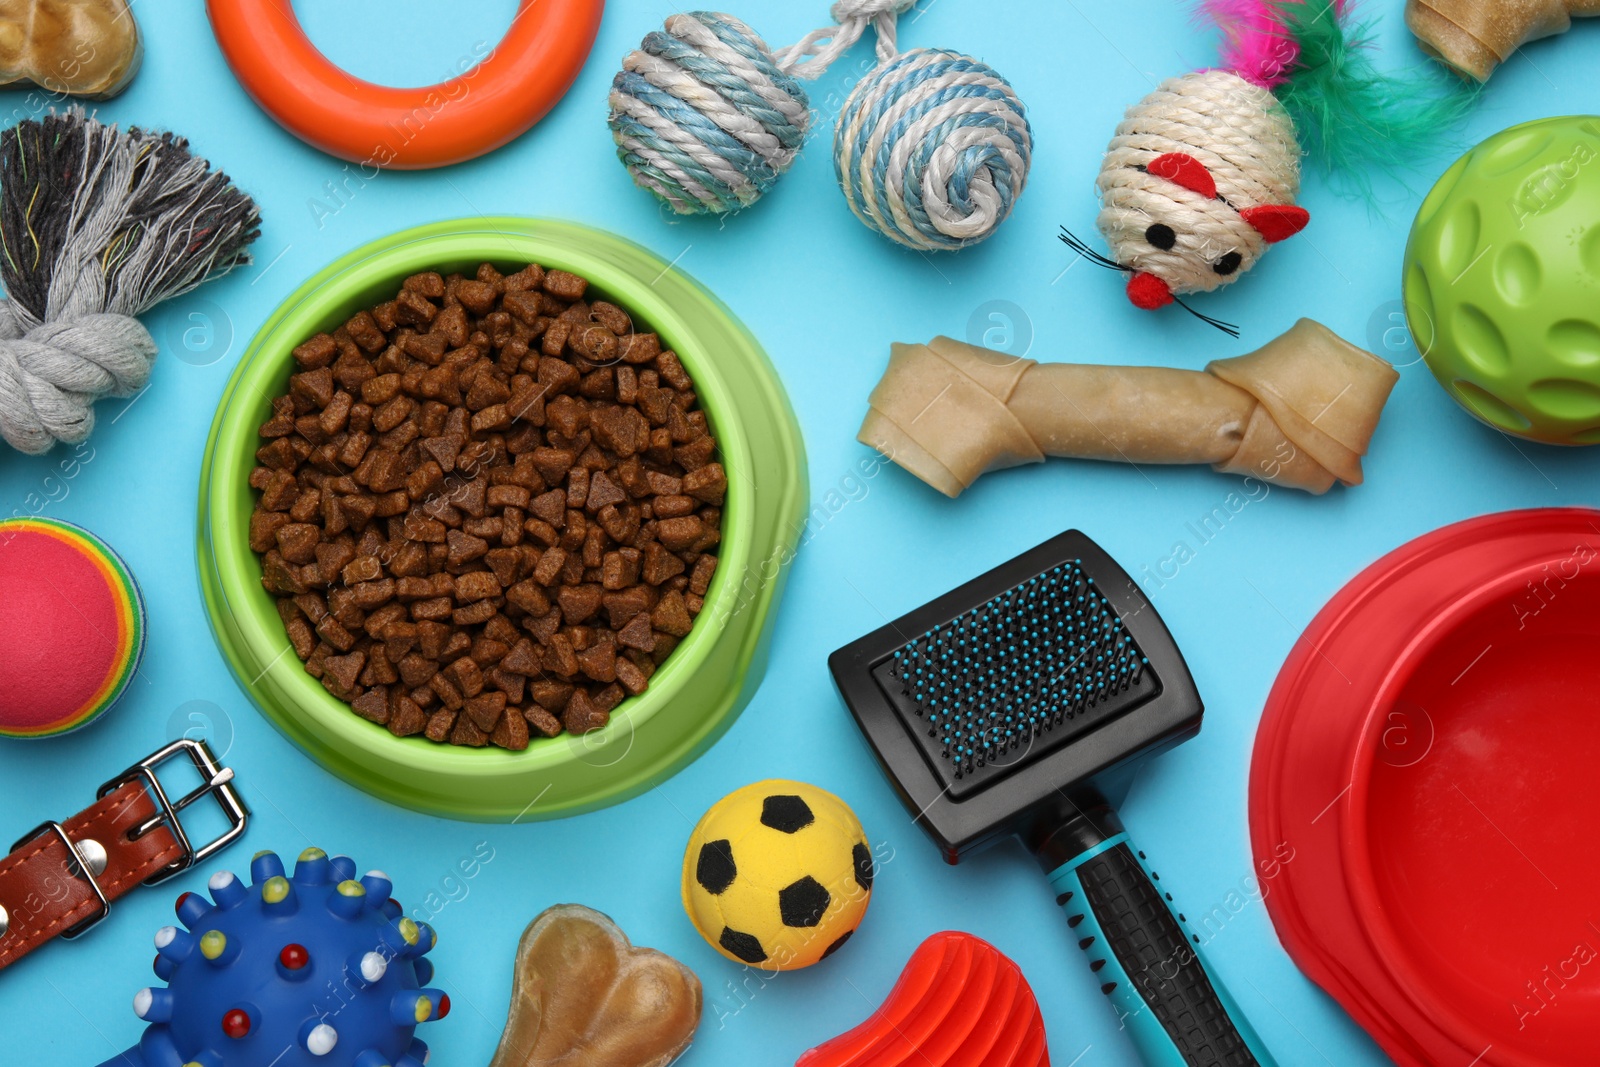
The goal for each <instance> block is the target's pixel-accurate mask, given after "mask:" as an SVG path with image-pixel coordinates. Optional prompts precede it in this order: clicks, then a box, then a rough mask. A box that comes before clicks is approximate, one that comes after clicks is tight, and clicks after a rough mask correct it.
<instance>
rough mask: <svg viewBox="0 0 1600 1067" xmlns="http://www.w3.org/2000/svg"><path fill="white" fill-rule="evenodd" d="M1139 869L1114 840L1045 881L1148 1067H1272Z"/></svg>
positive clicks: (1118, 838) (1138, 861)
mask: <svg viewBox="0 0 1600 1067" xmlns="http://www.w3.org/2000/svg"><path fill="white" fill-rule="evenodd" d="M1143 859H1144V854H1143V853H1142V852H1136V851H1135V850H1134V849H1133V847H1132V846H1131V845H1130V844H1129V842H1128V835H1127V834H1125V833H1119V834H1115V835H1113V836H1111V837H1109V838H1107V839H1106V840H1104V841H1102V842H1101V843H1099V844H1098V845H1096V846H1094V847H1093V848H1090V849H1088V850H1087V851H1085V852H1083V853H1082V854H1080V855H1078V856H1074V857H1073V858H1072V859H1071V860H1069V861H1067V862H1066V863H1064V864H1062V865H1061V866H1059V867H1057V868H1056V869H1055V870H1053V871H1051V872H1050V874H1049V879H1050V885H1051V886H1052V887H1053V888H1054V889H1055V892H1056V903H1058V904H1060V905H1061V907H1062V909H1063V910H1064V911H1065V912H1066V914H1067V925H1068V926H1070V927H1072V932H1073V934H1074V935H1075V936H1076V937H1077V939H1078V947H1079V948H1081V949H1082V950H1083V952H1084V954H1085V955H1086V956H1088V958H1089V967H1090V969H1091V970H1093V971H1094V972H1095V977H1096V978H1098V979H1099V981H1100V991H1101V992H1102V993H1104V994H1105V995H1106V997H1107V998H1108V999H1109V1000H1110V1001H1111V1004H1112V1006H1113V1007H1114V1008H1115V1009H1116V1011H1117V1015H1118V1017H1119V1018H1120V1019H1121V1021H1122V1025H1123V1028H1124V1029H1126V1030H1127V1031H1128V1034H1129V1036H1130V1037H1131V1038H1132V1039H1133V1044H1134V1047H1135V1048H1136V1049H1138V1051H1139V1055H1140V1057H1141V1058H1142V1059H1143V1060H1144V1062H1145V1067H1276V1061H1275V1060H1273V1058H1272V1055H1271V1053H1269V1052H1268V1051H1267V1048H1266V1046H1265V1045H1264V1044H1262V1042H1261V1038H1260V1037H1258V1036H1257V1035H1256V1032H1255V1031H1254V1030H1253V1029H1251V1027H1250V1023H1249V1022H1248V1021H1247V1020H1246V1019H1245V1017H1244V1014H1243V1013H1242V1012H1240V1010H1239V1005H1238V1004H1236V1003H1234V1000H1233V997H1231V996H1230V995H1229V994H1228V991H1227V990H1226V989H1225V988H1223V986H1222V985H1221V983H1219V982H1218V981H1216V979H1214V978H1213V977H1212V976H1211V974H1210V973H1209V971H1208V969H1207V967H1206V964H1205V959H1204V957H1203V956H1202V954H1201V951H1200V941H1199V937H1198V935H1195V934H1193V933H1191V932H1190V931H1188V930H1187V929H1186V927H1185V924H1184V923H1183V922H1182V921H1180V919H1179V917H1178V915H1177V913H1176V912H1175V911H1174V910H1173V907H1172V898H1171V895H1170V894H1168V893H1166V892H1165V891H1163V890H1162V889H1161V888H1160V886H1159V884H1158V883H1159V877H1158V876H1157V875H1156V874H1154V873H1153V872H1152V871H1150V869H1149V868H1148V867H1146V866H1145V864H1144V862H1143Z"/></svg>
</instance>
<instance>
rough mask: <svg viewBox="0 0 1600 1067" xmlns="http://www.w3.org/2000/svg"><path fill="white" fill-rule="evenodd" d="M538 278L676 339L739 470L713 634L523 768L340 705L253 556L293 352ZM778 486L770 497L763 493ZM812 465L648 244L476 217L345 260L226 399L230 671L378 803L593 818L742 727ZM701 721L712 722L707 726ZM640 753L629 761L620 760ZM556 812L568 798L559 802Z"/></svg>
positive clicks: (694, 299)
mask: <svg viewBox="0 0 1600 1067" xmlns="http://www.w3.org/2000/svg"><path fill="white" fill-rule="evenodd" d="M486 260H487V261H489V262H494V263H497V264H498V265H501V266H504V267H514V266H518V265H520V264H522V263H527V262H530V261H531V262H537V263H540V264H541V265H543V266H545V267H555V268H559V269H563V270H569V271H571V272H573V273H576V274H579V275H581V276H583V277H585V278H587V279H589V281H590V283H591V287H592V289H593V290H595V291H596V292H597V293H600V294H603V295H605V296H607V297H610V298H612V299H614V300H615V301H616V302H617V303H618V304H620V305H621V306H622V307H624V308H625V309H626V310H628V311H629V312H630V314H632V315H634V316H636V317H637V319H638V320H639V321H640V322H642V323H647V324H648V325H649V327H650V328H652V329H654V330H655V331H656V332H658V333H659V334H660V335H661V337H662V339H663V342H664V344H665V345H667V346H669V347H671V348H672V349H673V350H674V351H676V352H677V353H678V355H679V357H680V358H681V359H682V361H683V363H684V366H685V368H686V369H687V370H688V372H689V374H690V376H691V377H692V378H693V379H694V382H695V388H696V391H697V393H698V394H699V396H700V398H701V406H702V407H703V408H704V410H705V411H706V413H707V417H708V420H709V421H710V423H711V427H712V431H713V433H714V434H715V435H716V437H717V440H718V446H719V452H720V458H721V461H722V463H723V464H724V466H725V468H726V469H727V471H728V480H729V490H728V496H727V501H726V503H725V506H724V512H723V542H722V544H721V545H720V546H719V549H718V553H717V555H718V568H717V572H716V576H715V578H714V579H713V581H712V584H711V588H710V589H709V590H708V591H707V595H706V599H705V605H704V607H703V609H702V611H701V615H700V618H699V620H697V625H696V626H695V627H694V628H693V629H692V630H691V631H690V633H689V635H688V636H687V637H686V638H685V639H684V641H683V643H682V644H681V645H679V646H678V648H676V649H675V650H674V651H673V653H672V654H671V656H669V657H668V658H667V660H666V662H665V663H664V664H663V665H662V666H661V668H660V669H659V670H658V671H657V672H656V673H655V675H654V676H653V677H652V678H651V682H650V686H649V688H648V689H646V690H645V692H644V693H642V694H640V695H639V696H637V697H632V698H629V699H628V700H626V701H624V702H623V703H622V704H621V705H619V706H618V707H617V708H616V709H615V711H614V712H613V715H612V720H611V723H610V724H609V725H608V726H606V727H605V728H603V729H601V730H598V731H594V732H592V733H589V734H584V735H581V736H572V735H568V734H562V735H560V736H558V737H556V738H550V739H543V738H539V739H536V740H535V741H534V742H533V743H532V744H530V745H529V747H528V748H527V749H526V750H525V751H523V752H509V751H506V750H503V749H497V748H492V747H490V748H482V749H462V748H458V747H456V746H451V745H437V744H435V743H433V742H431V741H428V740H426V739H424V738H421V737H409V738H397V737H395V736H394V735H392V734H390V733H389V732H388V731H387V730H386V729H384V728H383V727H380V726H377V725H376V724H373V723H370V722H368V721H366V720H364V719H362V718H360V717H359V716H357V715H356V714H355V713H354V712H352V711H351V710H350V709H349V707H348V705H346V704H344V703H343V702H341V701H338V700H337V699H336V698H334V697H333V696H332V695H331V694H329V693H328V692H327V691H326V690H324V689H323V688H322V686H321V684H320V683H319V682H318V681H317V680H316V679H314V678H312V677H311V676H310V675H308V674H306V673H305V671H304V669H303V667H302V665H301V663H300V661H299V659H298V658H297V657H295V655H294V654H293V652H292V651H289V645H288V639H287V635H286V634H285V633H284V630H283V626H282V622H281V621H280V620H279V618H278V615H277V612H276V610H275V607H274V604H273V600H274V598H273V597H272V596H271V595H269V594H268V593H267V592H266V591H265V590H264V589H263V588H262V587H261V585H260V580H259V579H260V564H259V562H258V560H257V558H256V556H255V554H254V553H253V552H251V550H250V548H249V545H248V522H249V512H250V509H251V508H252V507H253V505H254V491H253V490H251V489H250V488H249V486H248V484H247V481H246V479H247V476H248V473H249V470H250V468H251V467H252V466H254V453H255V449H256V447H258V445H259V438H258V437H257V435H256V430H257V427H258V426H259V424H260V423H261V422H262V421H264V419H265V414H266V412H267V410H268V407H269V405H270V398H271V397H273V396H275V395H277V394H279V393H281V392H282V391H283V389H284V388H285V387H286V383H287V380H288V376H289V374H290V372H291V369H292V359H291V356H290V351H291V349H292V348H293V347H294V346H295V345H297V344H299V343H300V342H301V341H303V340H305V338H307V337H309V336H311V335H312V334H314V333H316V332H317V331H319V330H325V329H331V328H332V327H333V326H334V325H336V324H338V323H339V322H342V321H343V320H344V319H345V318H347V317H348V316H349V315H350V314H353V313H354V311H355V310H357V309H358V308H361V307H369V306H371V305H372V304H373V303H376V302H377V301H379V300H382V299H385V298H386V297H387V295H389V294H392V292H393V291H394V289H395V288H397V287H398V285H399V283H400V281H401V279H403V278H404V277H406V276H407V275H410V274H413V273H416V272H418V271H421V270H430V269H441V270H458V269H461V268H463V267H468V268H475V266H476V264H477V263H479V262H483V261H486ZM757 485H759V487H760V488H759V491H757V490H756V486H757ZM806 506H807V502H806V464H805V453H804V446H803V444H802V440H801V436H800V430H799V426H798V423H797V422H796V420H795V416H794V412H793V410H792V408H791V407H790V405H789V402H788V398H787V395H786V394H785V393H784V391H783V387H782V385H781V383H780V382H779V380H778V377H777V373H776V371H775V370H774V368H773V366H772V364H771V362H770V361H769V360H768V358H767V356H766V354H765V353H764V352H763V351H762V349H761V347H760V345H759V344H758V343H757V341H756V340H755V338H754V337H753V336H752V335H751V334H750V333H749V331H748V330H746V329H745V327H744V326H743V325H742V324H741V323H740V322H739V321H738V320H737V319H736V318H735V317H734V316H733V314H732V313H731V312H730V311H729V310H728V309H727V308H726V307H725V306H724V305H723V304H722V303H721V302H720V301H718V300H717V299H716V298H715V297H714V296H713V295H712V294H711V293H709V292H708V291H707V290H705V289H704V288H702V287H701V286H700V285H699V284H698V283H696V282H695V281H694V280H693V279H692V278H690V277H689V276H687V275H685V274H683V273H682V272H681V271H679V270H678V269H677V268H676V266H674V265H673V264H671V263H668V262H666V261H664V260H662V259H660V258H659V257H657V256H656V255H654V254H653V253H651V252H649V251H648V250H646V249H644V248H642V247H641V246H639V245H637V244H634V243H633V242H631V241H627V240H625V239H623V238H620V237H617V236H616V235H614V234H609V233H606V232H604V231H601V230H597V229H593V228H590V227H587V226H582V225H579V224H576V223H570V222H559V221H554V220H545V219H527V218H512V217H490V218H468V219H456V220H448V221H443V222H436V223H430V224H427V225H422V226H417V227H412V228H410V229H406V230H403V231H400V232H398V233H395V234H392V235H390V236H387V237H383V238H379V239H377V240H375V241H372V242H370V243H368V244H366V245H363V246H362V247H360V248H357V249H355V250H354V251H352V252H350V253H348V254H347V255H345V256H342V257H341V258H339V259H337V260H335V261H334V262H333V263H331V264H329V265H328V266H327V267H325V268H324V269H323V270H321V271H319V272H318V273H317V274H315V275H314V276H312V277H311V278H310V279H308V280H307V281H306V282H305V283H304V284H303V285H301V286H300V287H299V288H298V289H296V290H295V291H294V292H293V293H292V294H291V295H290V296H289V297H288V298H287V299H285V300H284V301H283V303H282V304H280V305H279V306H278V308H277V309H276V310H275V311H274V312H273V313H272V314H271V315H270V316H269V317H268V318H267V320H266V322H265V323H264V324H263V325H262V327H261V329H260V330H259V331H258V332H257V333H256V335H255V337H254V338H253V339H252V341H251V343H250V345H249V347H248V348H247V349H246V350H245V352H244V354H243V356H242V357H241V358H240V360H239V363H238V365H237V367H236V368H235V369H234V372H233V374H232V376H231V377H230V379H229V381H228V384H227V387H226V388H225V390H224V391H223V395H222V399H221V401H220V403H219V405H218V408H217V415H216V417H215V419H214V420H213V422H212V426H211V431H210V434H209V436H208V438H207V441H206V448H205V453H204V456H203V458H202V462H201V481H200V495H199V536H198V539H197V545H198V551H197V557H198V559H197V562H198V566H199V577H200V586H201V592H202V597H203V599H204V602H205V606H206V611H207V616H208V618H209V621H210V623H211V627H212V630H213V633H214V635H215V636H216V640H217V644H218V647H219V649H220V650H221V652H222V653H223V656H224V658H225V660H226V661H227V663H228V665H229V668H230V669H231V670H232V672H233V674H234V675H235V677H236V678H237V680H238V681H239V684H240V686H241V687H242V688H243V689H244V690H245V692H246V693H247V695H249V697H250V698H251V700H252V701H253V702H254V703H255V704H256V705H257V707H259V708H260V709H261V711H262V712H263V713H264V714H265V715H266V717H267V718H268V720H269V721H271V722H272V723H273V725H274V726H275V727H277V728H278V729H279V731H280V732H282V733H283V734H284V735H285V736H287V737H288V738H289V739H290V740H291V741H293V742H295V743H296V744H297V745H298V746H299V747H300V748H302V749H303V750H304V751H305V752H306V753H307V754H308V755H310V756H311V757H312V758H313V759H315V760H316V761H317V762H319V763H320V764H322V765H323V766H324V767H325V768H326V769H327V770H329V771H331V772H332V773H333V774H335V775H336V776H338V777H340V778H342V779H344V780H345V781H347V782H349V783H350V784H352V785H355V786H357V787H358V788H361V789H363V790H365V791H367V792H369V793H372V794H374V795H377V796H379V797H381V798H383V799H385V800H389V801H391V802H393V803H397V804H400V805H402V806H406V807H410V808H413V809H416V810H420V811H424V812H429V813H432V814H438V815H444V816H447V817H452V818H464V819H473V820H482V821H520V820H524V819H538V818H551V817H559V816H564V815H571V814H577V813H579V812H582V811H589V810H593V809H594V808H598V807H603V806H606V805H608V804H614V803H619V802H621V801H622V800H625V799H627V798H629V797H631V796H634V795H637V794H638V793H640V792H642V791H644V790H645V789H647V788H650V787H651V786H653V785H655V784H657V783H659V782H660V781H662V780H664V779H665V778H666V777H668V776H670V775H671V774H673V773H675V772H676V771H677V770H680V769H681V768H682V767H683V766H685V765H687V764H688V763H689V762H691V761H692V760H693V759H694V758H695V757H696V756H698V755H699V754H700V753H701V752H703V751H704V750H705V749H706V748H708V747H710V745H711V744H712V743H714V742H715V740H716V739H717V738H718V737H720V736H721V734H722V733H723V732H724V731H726V730H727V728H728V727H729V726H731V725H732V722H733V720H734V719H735V718H736V717H737V715H738V713H739V712H740V711H741V710H742V709H743V707H744V705H745V703H746V702H748V700H749V698H750V696H751V695H753V693H754V690H755V688H756V687H757V685H758V684H759V680H760V676H761V674H762V671H763V669H764V665H765V652H766V644H767V639H768V637H769V635H770V629H771V614H772V611H773V609H774V608H775V606H776V604H777V602H778V600H779V599H780V597H781V593H782V588H783V584H784V579H785V577H786V574H787V570H788V567H787V564H788V563H789V561H790V560H792V558H793V556H794V554H795V551H796V548H797V542H798V539H799V536H800V533H801V532H802V530H803V528H804V523H805V512H806ZM690 704H694V705H697V706H699V707H700V708H701V713H700V714H698V715H695V714H691V710H692V709H691V708H690V707H689V705H690ZM619 749H620V750H621V751H620V753H619V751H618V750H619ZM552 794H553V795H552Z"/></svg>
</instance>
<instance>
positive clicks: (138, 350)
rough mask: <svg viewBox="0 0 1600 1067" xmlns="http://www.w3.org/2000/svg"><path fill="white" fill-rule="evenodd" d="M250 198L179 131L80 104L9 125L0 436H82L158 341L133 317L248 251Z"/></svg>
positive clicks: (1, 237)
mask: <svg viewBox="0 0 1600 1067" xmlns="http://www.w3.org/2000/svg"><path fill="white" fill-rule="evenodd" d="M260 222H261V216H260V214H259V213H258V212H257V211H256V205H255V203H254V202H253V201H252V200H251V199H250V198H249V197H248V196H246V195H245V194H244V193H242V192H240V191H239V190H238V189H236V188H235V187H234V186H233V184H232V183H231V182H230V181H229V180H228V176H227V175H226V174H223V173H222V172H221V171H214V170H212V169H211V164H209V163H207V162H206V161H205V160H203V159H201V158H200V157H199V156H195V155H191V154H190V153H189V148H188V142H186V141H185V140H184V139H183V138H181V137H175V136H174V135H172V134H170V133H152V132H150V131H148V130H141V129H138V128H137V127H129V128H128V129H127V130H126V131H122V130H118V129H117V127H115V126H106V125H103V124H101V123H100V122H97V121H95V120H94V119H93V118H90V117H87V116H85V115H84V113H83V112H82V111H80V110H73V111H70V112H68V113H66V114H62V115H57V114H50V115H47V116H45V117H44V118H42V119H39V120H33V119H28V120H25V121H23V122H20V123H18V124H17V125H16V126H14V127H12V128H11V129H9V130H6V131H5V132H4V133H0V281H3V282H4V283H5V291H6V299H5V300H3V301H0V436H3V437H4V438H5V439H6V441H7V442H8V443H9V444H10V445H11V446H12V447H13V448H17V449H20V450H21V451H23V452H28V453H32V454H35V455H37V454H39V453H42V452H46V451H49V449H50V447H51V446H52V445H54V444H55V443H56V442H57V441H65V442H67V443H68V444H76V443H78V442H80V441H82V440H84V439H85V438H87V437H88V436H89V433H90V431H91V430H93V429H94V410H93V404H94V402H95V401H96V400H98V399H99V398H100V397H102V396H131V395H133V394H134V393H135V392H137V391H138V390H139V389H141V388H142V387H143V386H144V383H145V381H146V380H147V379H148V378H149V377H150V365H151V363H152V362H153V361H154V360H155V358H156V343H155V341H154V340H153V339H152V338H151V337H150V331H149V330H146V329H145V328H144V326H143V324H141V323H140V322H139V320H138V319H137V318H135V317H134V316H136V315H142V314H143V313H144V312H146V311H148V310H150V309H151V308H153V307H155V306H156V305H157V304H159V303H161V302H162V301H163V300H168V299H171V298H172V297H175V296H178V295H179V294H181V293H186V292H188V291H189V290H191V289H193V288H195V287H196V286H198V285H199V284H201V283H202V282H204V281H206V280H207V279H208V278H212V277H215V276H216V275H219V274H223V273H226V272H227V271H229V270H232V269H233V268H234V267H236V266H239V265H240V264H242V263H248V262H249V261H250V257H249V254H248V253H247V252H246V251H245V249H246V246H248V245H249V243H250V242H251V241H253V240H255V238H256V236H257V234H259V233H260Z"/></svg>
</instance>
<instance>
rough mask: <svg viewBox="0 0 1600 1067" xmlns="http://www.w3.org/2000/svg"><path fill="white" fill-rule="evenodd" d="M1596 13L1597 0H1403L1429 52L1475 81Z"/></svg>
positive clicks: (1599, 4) (1599, 3)
mask: <svg viewBox="0 0 1600 1067" xmlns="http://www.w3.org/2000/svg"><path fill="white" fill-rule="evenodd" d="M1575 15H1576V16H1579V17H1582V16H1585V15H1600V0H1406V25H1407V26H1410V27H1411V32H1412V33H1414V34H1416V35H1417V40H1418V41H1420V42H1421V44H1422V47H1423V49H1424V50H1425V51H1428V52H1431V53H1433V54H1434V55H1436V56H1437V57H1438V58H1439V59H1441V60H1443V61H1444V62H1445V63H1446V64H1447V65H1448V66H1450V67H1452V68H1454V69H1455V70H1457V71H1458V72H1460V73H1461V74H1464V75H1466V76H1468V77H1470V78H1474V79H1476V80H1478V81H1480V82H1483V81H1488V80H1489V75H1491V74H1493V73H1494V69H1495V68H1496V67H1498V66H1499V65H1500V64H1501V63H1504V62H1505V61H1506V60H1508V59H1510V58H1511V53H1513V52H1515V51H1516V50H1517V49H1518V48H1520V47H1522V46H1523V45H1525V44H1527V43H1528V42H1529V41H1537V40H1538V39H1539V38H1541V37H1553V36H1555V35H1556V34H1558V33H1566V32H1567V30H1569V29H1571V28H1572V19H1573V16H1575Z"/></svg>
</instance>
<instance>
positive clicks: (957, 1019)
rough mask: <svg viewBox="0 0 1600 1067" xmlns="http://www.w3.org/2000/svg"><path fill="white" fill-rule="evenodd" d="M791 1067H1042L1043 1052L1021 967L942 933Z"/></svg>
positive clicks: (967, 939) (1046, 1060) (1040, 1022)
mask: <svg viewBox="0 0 1600 1067" xmlns="http://www.w3.org/2000/svg"><path fill="white" fill-rule="evenodd" d="M795 1067H1050V1050H1049V1048H1048V1047H1047V1046H1046V1044H1045V1036H1044V1019H1043V1018H1042V1017H1041V1016H1040V1014H1039V1002H1038V1001H1037V1000H1035V999H1034V996H1033V989H1032V987H1030V986H1029V985H1028V980H1027V979H1026V978H1024V977H1023V976H1022V971H1021V969H1020V968H1018V967H1017V965H1016V964H1015V963H1013V962H1012V961H1011V960H1010V959H1009V958H1008V957H1007V956H1005V955H1004V954H1003V953H1002V952H1001V951H1000V950H999V949H997V948H995V947H994V946H993V945H991V944H989V943H988V942H987V941H984V940H981V939H979V938H976V937H973V936H972V935H971V934H963V933H960V932H958V931H953V930H947V931H945V932H944V933H942V934H934V935H933V936H932V937H930V938H928V939H927V940H926V941H924V942H923V943H922V944H921V945H919V946H918V947H917V951H915V952H913V953H912V954H911V960H910V962H908V963H907V964H906V968H905V970H904V971H902V972H900V980H899V981H898V982H896V983H895V986H894V989H892V990H890V992H889V998H888V999H887V1000H885V1001H884V1002H883V1006H882V1007H881V1008H879V1009H878V1010H877V1011H875V1012H873V1013H872V1017H871V1018H869V1019H868V1020H867V1021H866V1022H864V1023H862V1024H861V1025H860V1026H858V1027H856V1028H855V1029H854V1030H851V1031H850V1032H849V1033H846V1034H840V1035H839V1036H838V1037H836V1038H834V1039H833V1040H832V1041H829V1042H827V1043H826V1044H824V1045H819V1046H818V1047H816V1048H814V1049H812V1050H811V1051H809V1052H807V1053H806V1054H805V1055H803V1056H801V1057H800V1060H799V1062H798V1063H797V1064H796V1065H795Z"/></svg>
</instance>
